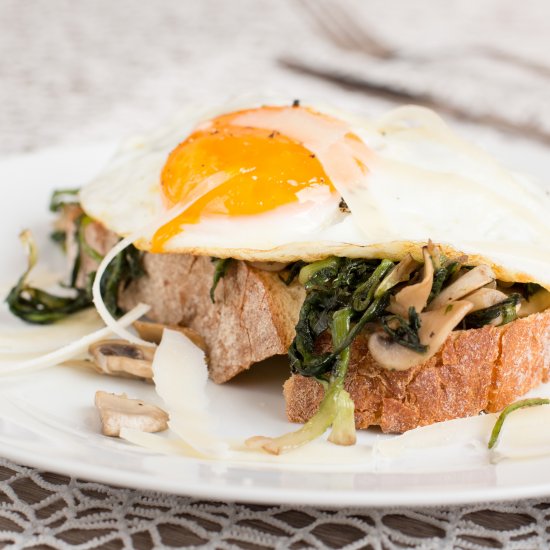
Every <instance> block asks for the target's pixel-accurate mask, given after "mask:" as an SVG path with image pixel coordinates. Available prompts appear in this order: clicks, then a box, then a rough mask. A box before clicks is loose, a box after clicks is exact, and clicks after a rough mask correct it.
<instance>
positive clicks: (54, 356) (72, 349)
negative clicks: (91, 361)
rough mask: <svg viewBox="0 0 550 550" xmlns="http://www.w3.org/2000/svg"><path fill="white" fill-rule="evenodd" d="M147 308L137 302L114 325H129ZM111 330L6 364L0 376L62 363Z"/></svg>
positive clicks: (107, 335) (107, 328)
mask: <svg viewBox="0 0 550 550" xmlns="http://www.w3.org/2000/svg"><path fill="white" fill-rule="evenodd" d="M149 309H150V306H148V305H145V304H138V305H137V306H136V307H135V308H133V309H131V310H130V311H129V312H128V313H126V314H125V315H123V316H122V317H121V318H120V319H118V321H114V320H113V321H114V324H115V325H116V329H117V330H121V328H123V327H127V326H129V325H131V324H132V323H133V322H134V321H137V320H138V319H139V318H140V317H142V316H143V315H145V314H146V313H147V312H148V311H149ZM113 332H115V333H116V334H118V332H117V331H115V330H113V329H112V328H111V327H110V326H107V327H104V328H102V329H99V330H96V331H95V332H92V333H90V334H88V335H86V336H83V337H81V338H79V339H78V340H76V341H75V342H71V343H70V344H67V345H66V346H63V347H61V348H59V349H57V350H55V351H52V352H50V353H47V354H45V355H41V356H40V357H35V358H33V359H29V360H27V361H21V362H19V363H12V364H8V365H6V366H3V367H2V368H1V370H0V376H9V375H18V374H23V373H27V372H32V371H36V370H39V369H45V368H48V367H53V366H55V365H58V364H59V363H63V362H64V361H68V360H69V359H72V358H74V357H76V356H78V355H80V354H82V353H85V352H86V351H87V349H88V347H89V346H90V345H91V344H93V343H94V342H97V341H98V340H102V339H104V338H107V337H109V336H110V335H111V334H112V333H113Z"/></svg>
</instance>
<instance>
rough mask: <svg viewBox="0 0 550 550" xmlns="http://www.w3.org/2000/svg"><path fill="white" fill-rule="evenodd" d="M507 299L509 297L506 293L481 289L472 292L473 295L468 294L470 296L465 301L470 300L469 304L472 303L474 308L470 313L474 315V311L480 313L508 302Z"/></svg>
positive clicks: (491, 289)
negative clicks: (487, 308)
mask: <svg viewBox="0 0 550 550" xmlns="http://www.w3.org/2000/svg"><path fill="white" fill-rule="evenodd" d="M506 298H508V295H507V294H504V292H501V291H500V290H496V289H493V288H487V287H483V288H479V289H478V290H476V291H475V292H472V293H471V294H468V296H466V297H465V298H464V299H465V300H468V302H472V305H473V306H474V307H472V309H471V310H470V313H473V312H474V311H479V310H480V309H485V308H486V307H491V306H494V305H495V304H499V303H500V302H502V301H504V300H506Z"/></svg>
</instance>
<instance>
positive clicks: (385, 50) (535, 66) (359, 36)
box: [298, 0, 550, 78]
mask: <svg viewBox="0 0 550 550" xmlns="http://www.w3.org/2000/svg"><path fill="white" fill-rule="evenodd" d="M298 3H299V5H300V6H301V7H302V9H303V10H304V12H305V13H306V15H307V16H308V17H309V19H310V20H311V21H312V22H313V23H314V25H315V26H316V27H317V29H318V30H319V31H321V33H322V34H323V35H325V36H326V37H327V38H328V39H329V40H330V41H331V42H332V43H333V44H334V45H336V46H338V47H339V48H342V49H344V50H349V51H356V52H362V53H364V54H366V55H368V56H370V57H373V58H376V59H380V60H398V59H402V60H406V61H413V62H417V63H429V62H430V61H439V60H441V59H442V58H449V57H459V56H465V55H467V56H483V57H486V58H490V59H494V60H496V61H500V62H502V63H507V64H509V65H515V66H517V67H520V68H521V69H523V70H527V71H530V72H533V73H536V74H537V75H539V76H543V77H545V78H550V66H548V65H544V64H541V63H538V62H536V61H533V60H531V59H525V58H523V57H521V56H519V55H516V54H514V53H511V52H505V51H502V50H499V49H498V48H493V47H491V46H484V45H474V46H467V47H464V48H461V49H460V50H453V51H447V52H440V53H439V54H438V55H437V56H425V55H424V56H420V55H415V54H413V55H411V54H404V53H402V52H398V51H397V50H395V49H393V48H390V47H389V46H388V45H387V44H385V43H384V41H383V40H382V39H380V38H378V37H377V36H376V35H375V33H373V32H372V31H371V30H370V29H369V28H368V25H367V24H366V23H365V22H364V21H360V20H358V18H356V17H355V18H354V17H353V16H352V15H351V14H350V13H349V12H348V11H347V10H346V9H345V8H344V7H343V6H342V4H341V3H337V2H335V1H333V0H298Z"/></svg>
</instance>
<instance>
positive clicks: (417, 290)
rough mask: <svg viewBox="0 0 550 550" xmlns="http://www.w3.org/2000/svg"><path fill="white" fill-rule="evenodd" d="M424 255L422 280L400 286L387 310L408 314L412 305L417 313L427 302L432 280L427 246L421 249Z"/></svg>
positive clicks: (431, 264)
mask: <svg viewBox="0 0 550 550" xmlns="http://www.w3.org/2000/svg"><path fill="white" fill-rule="evenodd" d="M422 254H423V256H424V268H423V273H422V280H421V281H420V282H419V283H416V284H414V285H409V286H406V287H404V288H402V289H401V290H400V291H399V292H398V293H397V294H396V295H395V296H394V297H393V298H392V301H391V304H390V306H389V307H388V310H389V311H391V312H392V313H396V314H397V315H401V317H404V318H407V317H408V316H409V308H410V307H414V309H415V310H416V312H417V313H420V312H421V311H422V310H423V309H424V308H425V307H426V304H427V303H428V298H429V296H430V292H431V290H432V285H433V280H434V266H433V262H432V257H431V255H430V253H429V251H428V248H427V247H424V248H423V249H422Z"/></svg>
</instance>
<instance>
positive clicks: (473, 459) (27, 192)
mask: <svg viewBox="0 0 550 550" xmlns="http://www.w3.org/2000/svg"><path fill="white" fill-rule="evenodd" d="M111 150H112V148H111V146H102V147H93V148H86V149H68V148H65V149H56V150H50V151H45V152H43V153H39V154H33V155H27V156H23V157H14V158H11V159H4V160H3V161H2V162H0V181H1V182H2V189H3V190H4V198H3V200H2V201H1V203H0V208H1V212H0V214H1V215H0V227H1V231H2V233H1V234H2V241H1V242H2V247H1V257H2V265H3V269H2V276H1V279H2V280H1V281H0V282H1V283H2V285H3V286H2V290H5V289H6V288H8V286H6V285H9V283H10V282H11V283H13V281H14V280H15V278H16V277H17V276H18V275H19V274H20V273H21V272H22V271H23V268H24V265H25V260H24V257H23V255H22V252H21V250H20V247H19V244H18V240H17V234H18V232H19V231H20V230H21V229H23V228H26V227H30V228H31V229H33V230H34V232H35V234H36V236H37V240H38V241H39V244H40V246H41V250H42V258H43V260H46V259H47V260H48V263H50V265H55V266H57V268H59V266H61V265H62V263H63V259H62V256H61V254H60V253H59V252H58V251H56V250H55V249H54V248H53V247H52V246H51V245H50V244H49V243H48V233H49V231H50V227H49V224H50V223H51V220H52V219H53V216H52V215H50V214H48V212H47V203H48V200H49V195H50V192H51V190H52V189H53V188H63V187H74V186H78V185H81V184H82V183H84V182H85V181H86V180H87V179H88V178H89V177H91V176H92V175H93V174H94V172H95V171H96V170H97V169H98V167H100V166H101V165H102V164H103V162H104V161H105V159H106V157H107V155H108V154H109V153H110V152H111ZM0 327H1V329H2V333H1V334H0V336H5V335H6V334H7V333H8V331H11V330H13V328H17V329H19V330H22V331H27V334H28V341H29V345H31V344H32V345H39V344H40V342H39V341H38V339H37V338H36V334H37V333H36V330H37V329H36V327H28V326H26V325H24V324H23V323H20V322H19V321H18V320H16V319H13V318H11V317H10V316H9V315H8V314H7V312H6V311H5V308H4V310H3V311H2V312H1V317H0ZM46 330H48V329H46ZM286 375H287V367H286V365H285V361H284V360H282V359H281V360H278V361H272V362H268V363H265V364H263V365H259V366H257V367H255V368H254V369H253V370H252V371H251V372H249V373H246V374H244V375H242V376H240V377H237V379H236V380H234V381H232V382H231V383H229V384H226V385H224V386H215V385H213V384H211V385H210V387H209V391H210V392H211V397H212V401H211V402H212V403H213V414H214V415H215V416H217V417H218V418H219V419H220V422H221V424H222V430H223V433H224V435H225V436H227V437H231V438H233V439H234V440H243V439H244V438H246V437H248V436H251V435H256V434H264V435H276V434H282V433H284V432H286V431H288V430H289V429H290V428H291V426H290V425H289V424H288V423H287V422H286V421H285V417H284V402H283V398H282V395H281V384H282V382H283V380H284V379H285V377H286ZM97 389H104V390H108V391H117V392H120V391H126V392H127V393H128V394H129V395H130V396H135V397H140V398H144V399H149V400H155V399H156V396H155V394H154V390H153V388H152V387H151V386H148V385H146V384H142V383H139V382H135V381H127V380H117V379H112V378H107V377H100V376H98V375H95V374H92V373H89V372H86V371H83V370H78V369H70V368H68V367H56V368H52V369H49V370H46V371H42V372H39V373H35V374H32V375H28V376H25V377H20V378H17V379H2V381H1V389H0V445H1V454H2V455H4V456H5V457H7V458H9V459H12V460H15V461H17V462H20V463H24V464H27V465H30V466H35V467H38V468H43V469H47V470H52V471H57V472H62V473H65V474H70V475H73V476H78V477H82V478H85V479H90V480H97V481H101V482H106V483H111V484H115V485H124V486H128V487H136V488H143V489H153V490H159V491H167V492H172V493H179V494H182V495H192V496H196V497H203V498H209V499H218V500H238V501H255V502H265V503H289V504H313V505H319V506H320V505H326V506H348V505H428V504H452V503H466V502H476V501H487V500H491V499H516V498H520V497H533V496H541V495H549V494H550V458H548V457H546V458H544V457H543V458H539V459H537V460H529V461H521V462H518V461H516V462H503V463H499V464H498V465H492V464H490V463H489V462H488V460H487V454H486V453H485V452H484V451H483V450H480V449H479V448H477V449H472V448H470V447H468V446H460V445H459V446H452V445H451V444H449V445H447V446H446V447H445V448H443V449H439V450H435V451H434V450H433V449H428V450H423V451H422V450H421V451H418V452H416V453H413V454H412V455H411V456H408V457H407V459H406V460H397V461H393V462H379V461H376V460H374V459H373V457H372V456H371V453H370V448H371V445H372V444H373V442H374V441H376V440H377V439H379V438H386V437H388V436H384V435H382V434H380V433H378V432H376V431H369V432H367V433H361V434H360V437H359V443H358V445H357V446H356V447H354V448H352V449H350V448H338V447H335V446H331V445H330V444H328V443H320V444H317V445H314V446H312V447H310V449H309V450H305V451H301V452H298V453H296V454H294V455H292V454H289V455H287V456H286V458H285V459H283V460H284V461H285V462H281V460H280V459H277V458H272V459H271V461H270V462H266V463H260V462H254V461H249V462H235V461H233V462H227V461H226V462H221V461H205V460H202V461H201V460H196V459H191V458H186V457H181V456H173V455H172V456H167V455H161V454H156V453H153V452H149V451H146V450H143V449H141V448H138V447H135V446H132V445H130V444H128V443H126V442H124V441H120V440H116V439H111V438H107V437H103V436H101V435H100V434H99V421H98V418H97V415H96V413H95V409H94V407H93V397H94V393H95V391H96V390H97ZM534 393H535V394H537V395H539V396H542V395H550V388H548V387H543V388H539V389H538V390H537V391H535V392H534ZM455 447H456V448H455ZM327 449H328V450H329V451H330V454H327Z"/></svg>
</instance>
